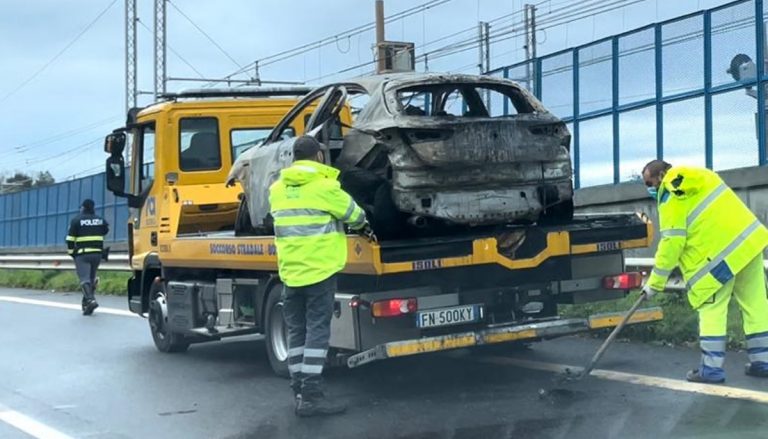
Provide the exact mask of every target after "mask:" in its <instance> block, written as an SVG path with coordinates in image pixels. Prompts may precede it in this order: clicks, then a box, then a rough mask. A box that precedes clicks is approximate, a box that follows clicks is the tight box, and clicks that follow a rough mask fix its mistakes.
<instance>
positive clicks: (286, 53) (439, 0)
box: [208, 0, 452, 85]
mask: <svg viewBox="0 0 768 439" xmlns="http://www.w3.org/2000/svg"><path fill="white" fill-rule="evenodd" d="M450 1H452V0H429V1H427V2H425V3H422V4H420V5H417V6H414V7H412V8H409V9H405V10H403V11H400V12H397V13H395V14H393V15H390V16H388V17H386V18H385V19H384V22H385V23H391V22H394V21H398V20H402V19H404V18H406V17H410V16H412V15H415V14H418V13H420V12H423V11H426V10H428V9H432V8H435V7H437V6H441V5H443V4H446V3H449V2H450ZM375 28H376V23H375V22H369V23H366V24H363V25H360V26H356V27H354V28H351V29H347V30H345V31H343V32H340V33H337V34H335V35H331V36H328V37H325V38H322V39H319V40H316V41H313V42H311V43H307V44H303V45H300V46H297V47H294V48H291V49H287V50H283V51H281V52H278V53H274V54H272V55H268V56H265V57H263V58H260V59H257V60H255V61H253V62H251V63H249V64H247V65H245V66H243V67H242V68H240V69H239V70H237V71H235V72H233V73H230V74H229V75H227V76H225V77H224V78H223V79H222V80H218V81H212V82H211V83H210V84H208V85H213V84H216V83H219V82H226V80H227V79H230V78H232V77H234V76H237V75H241V74H244V73H246V72H248V71H249V70H251V69H254V68H256V67H257V66H258V67H259V68H262V67H265V66H268V65H271V64H275V63H278V62H280V61H284V60H286V59H290V58H294V57H296V56H299V55H303V54H304V53H307V52H310V51H313V50H316V49H319V48H321V47H324V46H327V45H330V44H335V43H337V42H338V41H339V40H340V39H346V38H351V37H353V36H356V35H359V34H362V33H365V32H369V31H371V30H373V29H375Z"/></svg>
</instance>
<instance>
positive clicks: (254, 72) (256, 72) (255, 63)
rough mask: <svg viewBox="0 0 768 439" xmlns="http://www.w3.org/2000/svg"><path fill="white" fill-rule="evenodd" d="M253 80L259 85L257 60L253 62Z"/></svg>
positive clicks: (259, 74) (259, 73) (259, 76)
mask: <svg viewBox="0 0 768 439" xmlns="http://www.w3.org/2000/svg"><path fill="white" fill-rule="evenodd" d="M253 82H254V83H256V85H258V86H259V87H260V86H261V72H259V60H256V62H254V63H253Z"/></svg>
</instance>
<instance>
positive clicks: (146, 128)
mask: <svg viewBox="0 0 768 439" xmlns="http://www.w3.org/2000/svg"><path fill="white" fill-rule="evenodd" d="M134 148H136V152H137V157H136V158H137V162H138V163H140V164H141V166H139V167H138V168H136V169H135V170H133V171H132V172H133V173H134V178H133V179H132V182H133V184H132V187H131V192H132V193H133V194H134V195H140V194H142V193H144V192H146V191H147V190H148V189H149V187H150V186H152V182H153V181H154V180H155V125H154V124H150V125H143V126H141V127H139V128H138V129H137V131H136V136H135V137H134Z"/></svg>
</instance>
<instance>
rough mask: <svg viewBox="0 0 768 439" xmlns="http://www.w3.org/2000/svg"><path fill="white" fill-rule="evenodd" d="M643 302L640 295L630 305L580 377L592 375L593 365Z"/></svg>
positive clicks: (643, 295)
mask: <svg viewBox="0 0 768 439" xmlns="http://www.w3.org/2000/svg"><path fill="white" fill-rule="evenodd" d="M643 301H645V294H642V293H641V294H640V297H638V298H637V301H635V304H634V305H632V308H630V309H629V311H627V314H626V315H625V316H624V319H623V320H622V321H621V323H619V325H618V326H616V327H615V328H614V329H613V331H611V334H610V335H609V336H608V338H606V339H605V341H604V342H603V344H602V345H601V346H600V349H598V350H597V352H595V355H594V356H593V357H592V360H591V361H590V362H589V364H588V365H587V367H586V368H584V371H583V372H582V373H581V375H582V376H587V375H589V374H590V373H592V369H594V368H595V365H596V364H597V362H598V361H600V358H601V357H602V356H603V354H605V351H606V350H607V349H608V346H610V345H611V343H613V340H614V339H615V338H616V336H617V335H619V332H621V330H622V329H624V327H625V326H627V322H629V319H631V318H632V315H634V314H635V311H637V309H638V308H640V305H641V304H642V303H643Z"/></svg>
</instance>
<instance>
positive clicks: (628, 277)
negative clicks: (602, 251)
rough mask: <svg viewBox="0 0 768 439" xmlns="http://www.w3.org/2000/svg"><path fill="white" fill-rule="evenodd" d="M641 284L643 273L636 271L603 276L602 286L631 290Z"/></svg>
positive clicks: (611, 288) (610, 288)
mask: <svg viewBox="0 0 768 439" xmlns="http://www.w3.org/2000/svg"><path fill="white" fill-rule="evenodd" d="M641 285H643V274H642V273H638V272H631V273H621V274H618V275H616V276H606V277H604V278H603V288H606V289H609V290H631V289H632V288H639V287H640V286H641Z"/></svg>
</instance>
